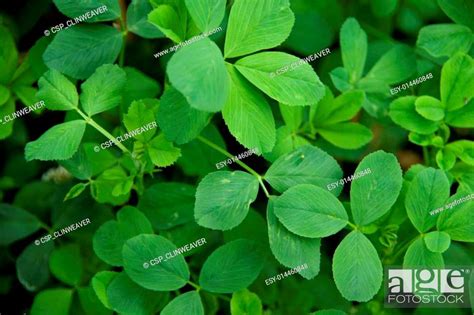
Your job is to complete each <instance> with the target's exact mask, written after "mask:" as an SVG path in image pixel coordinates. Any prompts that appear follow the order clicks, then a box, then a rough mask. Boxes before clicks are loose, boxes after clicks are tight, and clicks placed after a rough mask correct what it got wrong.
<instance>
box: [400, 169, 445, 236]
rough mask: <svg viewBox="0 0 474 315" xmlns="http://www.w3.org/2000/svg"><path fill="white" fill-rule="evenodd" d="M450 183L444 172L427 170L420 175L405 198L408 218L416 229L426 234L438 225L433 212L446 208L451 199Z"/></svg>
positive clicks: (412, 183) (414, 180) (416, 177)
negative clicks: (449, 198) (445, 205)
mask: <svg viewBox="0 0 474 315" xmlns="http://www.w3.org/2000/svg"><path fill="white" fill-rule="evenodd" d="M449 187H450V184H449V181H448V178H447V177H446V175H445V173H444V171H442V170H435V169H433V168H427V169H424V170H423V171H421V172H420V173H418V174H417V175H416V176H415V178H414V179H413V181H412V182H411V184H410V186H409V187H408V191H407V194H406V198H405V207H406V209H407V214H408V218H410V221H411V222H412V223H413V225H414V226H415V228H416V229H417V230H418V231H419V232H420V233H424V232H426V231H428V230H429V229H430V228H432V227H433V226H434V225H435V224H436V216H435V215H432V214H431V211H433V210H436V209H438V208H439V207H442V206H444V204H445V203H446V200H448V197H449Z"/></svg>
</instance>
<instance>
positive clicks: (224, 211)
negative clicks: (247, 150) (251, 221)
mask: <svg viewBox="0 0 474 315" xmlns="http://www.w3.org/2000/svg"><path fill="white" fill-rule="evenodd" d="M258 187H259V186H258V180H257V178H255V177H254V176H253V175H250V174H248V173H245V172H241V171H235V172H228V171H218V172H214V173H210V174H208V175H207V176H206V177H204V178H203V179H202V180H201V182H200V183H199V185H198V188H197V191H196V204H195V207H194V217H195V219H196V222H197V223H198V224H199V225H201V226H204V227H207V228H209V229H215V230H229V229H232V228H234V227H236V226H237V225H239V224H240V223H241V222H242V221H243V220H244V219H245V217H246V216H247V213H248V211H249V207H250V204H251V203H252V202H253V201H254V200H255V198H257V193H258Z"/></svg>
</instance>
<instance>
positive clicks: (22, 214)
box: [0, 203, 41, 246]
mask: <svg viewBox="0 0 474 315" xmlns="http://www.w3.org/2000/svg"><path fill="white" fill-rule="evenodd" d="M40 227H41V223H40V221H39V220H38V218H37V217H35V216H34V215H32V214H31V213H29V212H28V211H25V210H23V209H21V208H17V207H14V206H11V205H8V204H5V203H0V245H3V246H6V245H10V244H11V243H13V242H15V241H18V240H21V239H23V238H25V237H27V236H28V235H31V234H33V233H34V232H36V231H37V230H38V229H39V228H40Z"/></svg>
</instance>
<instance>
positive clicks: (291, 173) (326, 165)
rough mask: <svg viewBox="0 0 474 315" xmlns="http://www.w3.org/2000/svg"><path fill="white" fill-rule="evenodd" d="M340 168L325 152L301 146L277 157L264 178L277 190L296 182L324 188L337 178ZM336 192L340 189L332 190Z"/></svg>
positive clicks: (293, 184) (281, 190)
mask: <svg viewBox="0 0 474 315" xmlns="http://www.w3.org/2000/svg"><path fill="white" fill-rule="evenodd" d="M341 177H342V170H341V168H340V166H339V165H338V164H337V162H336V160H335V159H334V158H333V157H331V156H330V155H329V154H327V153H326V152H324V151H322V150H320V149H318V148H316V147H313V146H309V145H307V146H303V147H300V148H298V149H296V150H294V151H293V152H291V153H288V154H285V155H283V156H281V157H280V158H278V159H277V160H276V161H275V162H274V163H273V164H272V166H270V168H269V169H268V170H267V173H266V174H265V180H266V181H267V182H269V183H270V185H271V186H272V187H273V188H275V189H276V190H277V191H279V192H284V191H285V190H287V189H288V188H290V187H292V186H295V185H298V184H312V185H315V186H318V187H323V188H325V187H326V185H327V184H329V183H332V182H334V181H337V180H339V179H340V178H341ZM334 192H337V194H339V193H340V190H336V189H335V190H334Z"/></svg>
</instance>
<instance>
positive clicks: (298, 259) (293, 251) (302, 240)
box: [267, 200, 321, 280]
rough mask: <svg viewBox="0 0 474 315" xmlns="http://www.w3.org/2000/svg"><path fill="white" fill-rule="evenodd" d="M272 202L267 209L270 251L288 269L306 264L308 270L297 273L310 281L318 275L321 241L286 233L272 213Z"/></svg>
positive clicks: (271, 201) (270, 201)
mask: <svg viewBox="0 0 474 315" xmlns="http://www.w3.org/2000/svg"><path fill="white" fill-rule="evenodd" d="M274 204H275V202H274V201H273V200H269V202H268V207H267V221H268V238H269V240H270V249H271V250H272V253H273V255H274V256H275V258H276V259H277V260H278V261H279V262H280V263H281V264H282V265H284V266H286V267H288V268H295V267H298V266H301V265H303V264H307V265H308V268H306V269H303V270H301V271H300V272H299V274H300V275H301V276H303V277H304V278H306V279H308V280H309V279H312V278H314V277H315V276H316V275H317V274H318V273H319V265H320V246H321V239H319V238H306V237H301V236H298V235H296V234H294V233H291V232H290V231H288V230H287V229H286V228H285V227H284V226H283V224H281V222H280V221H278V218H277V217H276V216H275V213H274Z"/></svg>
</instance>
